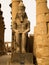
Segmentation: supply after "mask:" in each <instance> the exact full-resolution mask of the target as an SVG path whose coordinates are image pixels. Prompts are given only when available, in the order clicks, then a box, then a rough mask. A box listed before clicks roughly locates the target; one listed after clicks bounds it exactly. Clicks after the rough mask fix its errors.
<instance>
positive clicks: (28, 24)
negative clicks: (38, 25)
mask: <svg viewBox="0 0 49 65" xmlns="http://www.w3.org/2000/svg"><path fill="white" fill-rule="evenodd" d="M29 31H30V22H28V23H27V29H26V30H25V31H24V33H27V32H29Z"/></svg>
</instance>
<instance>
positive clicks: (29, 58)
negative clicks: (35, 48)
mask: <svg viewBox="0 0 49 65" xmlns="http://www.w3.org/2000/svg"><path fill="white" fill-rule="evenodd" d="M12 62H16V63H24V64H27V63H29V64H33V54H32V53H13V59H12Z"/></svg>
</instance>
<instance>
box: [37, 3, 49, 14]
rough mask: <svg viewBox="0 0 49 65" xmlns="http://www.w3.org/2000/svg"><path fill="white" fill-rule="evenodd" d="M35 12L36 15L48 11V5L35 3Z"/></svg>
mask: <svg viewBox="0 0 49 65" xmlns="http://www.w3.org/2000/svg"><path fill="white" fill-rule="evenodd" d="M36 6H37V7H36V13H37V15H40V14H43V13H48V12H49V10H48V7H47V4H46V3H40V4H37V5H36Z"/></svg>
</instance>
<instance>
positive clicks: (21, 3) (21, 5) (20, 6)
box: [18, 1, 25, 9]
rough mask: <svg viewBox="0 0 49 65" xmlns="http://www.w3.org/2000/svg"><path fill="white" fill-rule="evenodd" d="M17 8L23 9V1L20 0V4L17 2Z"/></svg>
mask: <svg viewBox="0 0 49 65" xmlns="http://www.w3.org/2000/svg"><path fill="white" fill-rule="evenodd" d="M18 7H19V8H23V9H25V6H24V4H23V2H22V1H21V2H20V4H19V6H18Z"/></svg>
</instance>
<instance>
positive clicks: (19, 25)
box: [12, 2, 30, 53]
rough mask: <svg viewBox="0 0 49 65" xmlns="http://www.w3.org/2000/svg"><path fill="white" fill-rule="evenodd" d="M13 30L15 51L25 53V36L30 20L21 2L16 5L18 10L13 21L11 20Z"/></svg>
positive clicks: (28, 29)
mask: <svg viewBox="0 0 49 65" xmlns="http://www.w3.org/2000/svg"><path fill="white" fill-rule="evenodd" d="M12 29H13V31H14V32H15V40H16V42H15V44H16V45H15V48H16V52H17V53H26V50H25V46H26V38H27V35H28V32H29V31H30V22H29V21H28V18H27V15H26V13H25V6H24V4H23V2H20V4H19V5H18V12H17V14H16V18H15V21H14V22H13V28H12Z"/></svg>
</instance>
